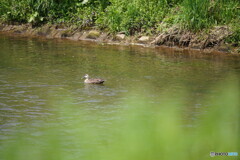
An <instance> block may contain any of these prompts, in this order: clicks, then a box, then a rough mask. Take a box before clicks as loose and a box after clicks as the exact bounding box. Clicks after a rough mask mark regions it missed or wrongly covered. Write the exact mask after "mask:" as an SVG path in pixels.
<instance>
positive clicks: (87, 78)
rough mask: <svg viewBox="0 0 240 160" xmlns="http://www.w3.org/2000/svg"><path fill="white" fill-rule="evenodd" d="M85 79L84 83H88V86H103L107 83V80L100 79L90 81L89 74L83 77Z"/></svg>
mask: <svg viewBox="0 0 240 160" xmlns="http://www.w3.org/2000/svg"><path fill="white" fill-rule="evenodd" d="M83 78H85V80H84V83H88V84H103V82H104V81H105V80H103V79H99V78H96V79H90V77H89V75H88V74H85V76H83Z"/></svg>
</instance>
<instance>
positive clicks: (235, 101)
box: [0, 81, 240, 160]
mask: <svg viewBox="0 0 240 160" xmlns="http://www.w3.org/2000/svg"><path fill="white" fill-rule="evenodd" d="M221 86H224V87H221V88H220V89H219V90H218V91H219V92H218V93H216V95H215V96H214V97H215V98H211V97H209V98H206V99H204V101H205V102H206V101H207V102H208V104H209V106H208V107H204V108H202V110H201V111H199V112H200V113H201V114H200V115H199V116H198V117H194V118H195V121H189V120H187V119H186V116H185V115H186V114H185V112H184V110H186V106H185V102H184V99H186V98H187V95H188V94H191V93H185V94H184V96H183V95H182V96H180V97H179V100H178V101H174V102H171V101H166V102H165V101H162V103H161V104H152V103H149V102H148V99H147V98H146V97H144V96H143V97H135V98H131V100H128V101H126V102H125V104H124V105H123V106H122V108H123V111H122V112H121V113H118V114H117V115H116V116H118V117H121V118H120V119H119V118H118V119H117V120H115V121H113V122H112V124H109V125H108V126H105V127H102V126H101V125H100V123H99V122H98V121H94V122H91V123H88V122H86V120H85V119H84V113H83V114H82V113H81V111H80V110H79V108H74V107H71V105H69V104H65V105H61V106H62V107H59V108H58V110H59V112H58V115H57V116H56V120H55V121H53V122H51V123H48V124H41V127H39V128H38V130H37V131H34V132H31V131H29V132H26V131H25V132H21V130H20V133H18V134H16V136H15V138H14V140H13V141H9V140H5V142H4V141H3V142H2V143H1V144H0V159H2V160H25V159H35V160H55V159H56V160H72V159H85V160H96V159H98V160H113V159H114V160H123V159H131V160H146V159H149V160H156V159H162V160H164V159H166V160H176V159H178V160H188V159H189V160H192V159H199V160H200V159H213V158H212V157H210V155H209V153H210V152H211V151H215V152H238V151H239V150H238V149H239V147H240V146H239V106H240V105H239V103H240V102H239V95H240V94H239V83H238V82H237V81H235V83H232V81H231V82H230V83H226V82H225V83H223V85H221ZM169 96H171V95H170V94H169V95H166V97H169ZM216 97H217V98H216ZM163 99H169V98H163ZM65 102H66V101H65ZM59 104H61V102H60V103H59ZM38 125H39V124H38ZM48 125H50V126H48ZM23 133H24V134H23ZM36 133H37V134H36ZM215 158H219V159H224V158H227V157H215Z"/></svg>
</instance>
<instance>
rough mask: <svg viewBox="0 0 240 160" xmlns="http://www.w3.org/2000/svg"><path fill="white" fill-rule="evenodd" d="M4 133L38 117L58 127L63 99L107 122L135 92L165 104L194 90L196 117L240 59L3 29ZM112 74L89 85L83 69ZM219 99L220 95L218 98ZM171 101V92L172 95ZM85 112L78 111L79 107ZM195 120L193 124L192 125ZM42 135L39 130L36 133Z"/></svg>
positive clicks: (0, 133)
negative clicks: (29, 35) (7, 32)
mask: <svg viewBox="0 0 240 160" xmlns="http://www.w3.org/2000/svg"><path fill="white" fill-rule="evenodd" d="M0 46H1V48H0V140H4V141H6V140H11V138H12V137H11V136H12V135H13V133H14V132H15V131H16V130H17V129H19V128H26V127H30V128H31V127H33V128H34V127H36V125H37V124H38V122H44V123H46V125H49V126H54V123H55V122H53V121H52V119H54V118H55V116H54V115H55V114H56V110H57V108H58V107H60V106H61V105H65V104H67V107H70V108H71V107H73V108H74V109H75V110H77V109H78V108H79V109H81V110H83V111H84V112H83V113H82V116H84V117H85V119H86V121H90V122H94V121H100V122H101V123H102V125H103V126H104V125H107V124H109V123H111V121H112V120H113V119H116V118H119V117H118V116H116V115H117V114H116V113H117V112H118V111H119V110H121V107H122V106H123V104H124V103H126V102H127V101H128V100H129V99H130V97H138V96H140V97H146V98H148V100H149V101H148V103H149V105H151V104H161V101H162V100H163V98H162V97H164V95H165V94H168V95H170V96H168V99H167V100H168V101H174V100H175V99H177V98H178V96H179V94H181V93H182V92H183V91H186V92H187V93H188V94H187V98H186V105H187V108H188V109H187V110H186V111H185V112H186V119H189V120H190V121H191V120H195V119H197V117H198V115H199V114H201V113H202V112H203V110H204V109H202V108H204V107H208V104H207V102H206V103H204V102H203V101H202V99H204V98H206V97H209V96H210V97H214V96H215V94H216V92H218V90H216V89H214V86H215V85H216V84H218V83H219V82H222V81H223V80H225V79H226V78H227V77H228V76H230V75H232V74H234V75H237V77H239V75H240V63H239V58H232V57H230V56H216V55H201V56H199V53H189V51H183V53H182V52H180V51H171V50H167V49H160V48H157V49H153V48H144V47H140V46H137V47H130V46H112V45H103V44H94V43H90V42H72V41H68V40H46V39H33V38H22V37H14V36H7V35H2V34H0ZM86 73H88V74H89V75H90V76H91V77H99V78H103V79H105V80H106V82H105V84H104V85H85V84H84V83H83V79H81V78H82V76H84V74H86ZM216 98H217V97H216ZM165 100H166V99H165ZM76 114H77V112H76ZM190 125H191V124H190ZM36 134H37V133H36Z"/></svg>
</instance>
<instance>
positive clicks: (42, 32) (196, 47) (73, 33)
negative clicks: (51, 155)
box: [0, 24, 240, 55]
mask: <svg viewBox="0 0 240 160" xmlns="http://www.w3.org/2000/svg"><path fill="white" fill-rule="evenodd" d="M0 32H3V33H9V34H14V35H21V36H26V37H44V38H47V39H68V40H73V41H92V42H96V43H104V44H114V45H135V46H144V47H159V46H163V47H169V48H173V49H174V50H190V51H199V53H214V54H216V53H219V54H235V55H236V54H237V55H239V51H240V48H239V47H238V48H237V47H233V45H232V44H228V43H226V42H225V39H226V37H227V36H229V35H230V34H231V31H230V29H229V28H227V27H224V26H221V27H215V28H214V29H212V30H211V31H209V33H208V34H204V33H199V34H198V35H196V34H193V33H191V32H183V31H180V30H179V29H177V28H171V29H169V30H168V31H165V32H163V33H161V34H158V35H153V36H145V35H140V34H139V35H135V36H127V35H126V34H125V33H124V32H120V33H117V34H110V33H107V32H103V31H99V30H95V29H91V30H80V29H78V28H73V27H64V26H59V25H43V26H40V27H33V26H32V25H30V24H23V25H9V24H0Z"/></svg>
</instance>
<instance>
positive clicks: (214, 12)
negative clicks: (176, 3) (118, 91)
mask: <svg viewBox="0 0 240 160" xmlns="http://www.w3.org/2000/svg"><path fill="white" fill-rule="evenodd" d="M239 6H240V2H239V1H236V0H229V1H226V0H184V1H183V3H182V13H181V14H180V16H181V18H180V21H181V24H183V26H184V27H185V28H187V29H191V30H195V31H199V30H202V29H204V28H209V27H211V26H213V25H226V24H229V23H231V22H232V21H233V20H236V19H238V20H240V19H239V18H240V10H239V8H238V7H239Z"/></svg>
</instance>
